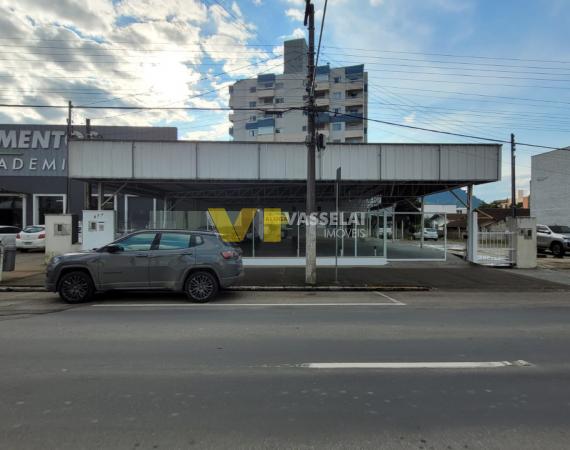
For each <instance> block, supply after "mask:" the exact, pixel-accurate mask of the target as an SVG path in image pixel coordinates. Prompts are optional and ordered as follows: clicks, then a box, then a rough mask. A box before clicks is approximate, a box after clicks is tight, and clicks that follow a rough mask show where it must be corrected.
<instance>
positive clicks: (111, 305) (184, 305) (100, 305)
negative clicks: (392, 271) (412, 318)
mask: <svg viewBox="0 0 570 450" xmlns="http://www.w3.org/2000/svg"><path fill="white" fill-rule="evenodd" d="M403 305H404V304H403V303H400V302H398V303H393V302H391V303H386V302H384V303H365V302H362V303H97V304H95V305H91V306H92V307H95V308H107V307H109V308H146V307H148V308H157V307H160V308H163V307H164V308H171V307H181V308H208V307H215V308H221V307H232V308H235V307H241V306H245V307H252V306H303V307H304V306H403Z"/></svg>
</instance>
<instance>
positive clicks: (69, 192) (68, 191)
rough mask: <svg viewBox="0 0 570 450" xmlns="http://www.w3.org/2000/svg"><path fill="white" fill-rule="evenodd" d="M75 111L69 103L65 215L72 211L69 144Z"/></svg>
mask: <svg viewBox="0 0 570 450" xmlns="http://www.w3.org/2000/svg"><path fill="white" fill-rule="evenodd" d="M72 110H73V104H72V103H71V100H69V102H68V103H67V133H66V134H67V145H66V147H67V155H65V158H66V159H65V168H66V169H67V183H66V189H65V213H66V214H69V213H70V211H71V208H70V205H71V201H70V198H69V196H70V194H71V180H70V178H69V142H70V141H71V135H72V134H73V127H72V125H71V113H72Z"/></svg>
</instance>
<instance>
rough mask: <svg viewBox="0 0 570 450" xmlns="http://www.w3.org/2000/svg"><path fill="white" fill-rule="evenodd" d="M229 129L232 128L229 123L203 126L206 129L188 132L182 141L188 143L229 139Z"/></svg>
mask: <svg viewBox="0 0 570 450" xmlns="http://www.w3.org/2000/svg"><path fill="white" fill-rule="evenodd" d="M229 127H230V122H229V121H228V122H224V123H216V124H213V125H212V124H210V125H204V126H203V128H204V129H200V130H197V131H189V132H186V133H185V134H184V135H183V136H182V139H184V140H188V141H194V140H196V141H198V140H209V141H216V140H222V139H227V137H228V130H229ZM201 128H202V127H201Z"/></svg>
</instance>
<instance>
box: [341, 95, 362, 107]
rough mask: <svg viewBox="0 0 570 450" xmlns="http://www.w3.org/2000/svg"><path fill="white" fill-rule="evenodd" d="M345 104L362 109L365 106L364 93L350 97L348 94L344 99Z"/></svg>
mask: <svg viewBox="0 0 570 450" xmlns="http://www.w3.org/2000/svg"><path fill="white" fill-rule="evenodd" d="M344 104H345V106H359V107H362V106H363V105H364V95H363V94H362V93H360V94H351V95H348V93H347V95H346V97H345V99H344Z"/></svg>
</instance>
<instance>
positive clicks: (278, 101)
mask: <svg viewBox="0 0 570 450" xmlns="http://www.w3.org/2000/svg"><path fill="white" fill-rule="evenodd" d="M284 102H285V99H284V98H283V97H275V103H284Z"/></svg>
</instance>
